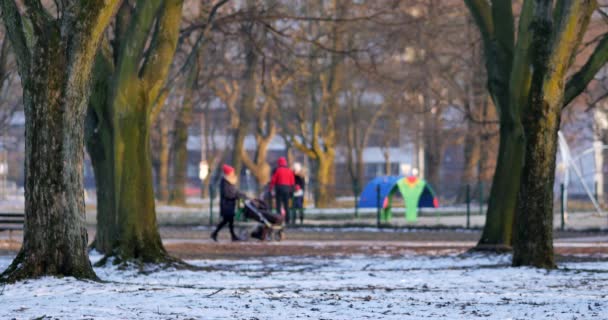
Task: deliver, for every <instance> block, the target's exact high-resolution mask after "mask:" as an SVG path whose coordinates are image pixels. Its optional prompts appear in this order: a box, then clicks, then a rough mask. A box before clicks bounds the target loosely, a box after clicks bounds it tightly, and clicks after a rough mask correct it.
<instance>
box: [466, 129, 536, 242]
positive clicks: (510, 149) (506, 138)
mask: <svg viewBox="0 0 608 320" xmlns="http://www.w3.org/2000/svg"><path fill="white" fill-rule="evenodd" d="M524 148H525V144H524V137H523V130H522V129H521V127H519V126H515V125H512V124H509V123H507V122H506V121H503V122H502V123H501V126H500V143H499V146H498V160H497V162H496V171H495V173H494V179H493V180H492V189H491V190H490V200H489V202H488V210H487V213H486V223H485V225H484V228H483V233H482V235H481V239H480V240H479V243H478V244H477V247H476V249H479V250H498V251H502V250H510V247H511V241H512V234H513V217H514V215H515V209H516V206H517V200H516V199H517V193H518V191H519V182H520V178H521V175H520V174H519V173H520V172H521V168H522V166H523V161H524Z"/></svg>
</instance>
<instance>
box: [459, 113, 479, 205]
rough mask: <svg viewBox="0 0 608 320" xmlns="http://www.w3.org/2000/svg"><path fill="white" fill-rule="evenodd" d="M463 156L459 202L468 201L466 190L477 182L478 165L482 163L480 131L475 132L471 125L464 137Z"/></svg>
mask: <svg viewBox="0 0 608 320" xmlns="http://www.w3.org/2000/svg"><path fill="white" fill-rule="evenodd" d="M462 147H463V150H464V151H463V154H464V170H463V171H462V178H461V179H460V181H461V182H462V186H461V187H460V191H459V192H458V197H457V202H460V203H462V202H465V201H466V188H467V186H469V187H470V185H471V184H472V183H473V181H475V173H476V171H477V167H478V163H479V162H480V149H481V148H480V139H479V138H478V131H477V130H473V128H472V124H471V123H469V126H468V130H467V132H466V134H465V137H464V145H463V146H462Z"/></svg>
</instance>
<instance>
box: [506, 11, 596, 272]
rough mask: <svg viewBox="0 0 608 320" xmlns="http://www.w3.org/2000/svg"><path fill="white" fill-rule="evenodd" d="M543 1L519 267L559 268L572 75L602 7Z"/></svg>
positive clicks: (516, 256) (536, 29) (527, 120)
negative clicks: (561, 143)
mask: <svg viewBox="0 0 608 320" xmlns="http://www.w3.org/2000/svg"><path fill="white" fill-rule="evenodd" d="M560 5H561V7H560V6H558V7H557V8H555V12H553V7H552V3H551V2H550V1H549V2H543V1H537V2H536V3H535V6H534V9H533V19H532V23H531V26H532V29H531V32H532V33H533V36H532V40H531V41H532V42H531V49H532V50H531V53H530V64H531V67H532V68H531V69H532V70H533V74H532V77H531V84H530V91H529V102H528V105H526V106H525V108H524V109H523V112H522V123H523V126H524V131H525V138H526V151H525V164H524V167H523V174H522V180H521V187H520V191H519V198H518V210H517V217H516V221H517V224H516V229H515V230H516V234H515V238H514V246H513V249H514V252H513V265H514V266H521V265H529V266H534V267H539V268H555V259H554V253H553V184H554V180H555V157H556V154H557V131H558V130H559V125H560V116H561V110H562V106H563V105H564V93H565V83H566V79H565V78H566V74H567V72H568V69H569V67H570V65H571V63H572V60H573V57H574V55H575V54H576V50H577V48H578V46H579V44H580V42H581V40H582V38H583V35H584V33H585V30H586V29H587V26H588V24H589V21H590V19H591V14H592V12H593V11H594V10H595V8H596V6H597V3H596V2H595V1H592V0H579V1H563V2H561V3H560Z"/></svg>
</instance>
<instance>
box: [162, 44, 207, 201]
mask: <svg viewBox="0 0 608 320" xmlns="http://www.w3.org/2000/svg"><path fill="white" fill-rule="evenodd" d="M193 59H194V65H192V66H191V69H190V72H189V73H188V78H187V79H186V84H185V86H186V91H185V92H184V103H183V104H182V107H181V109H180V110H179V113H178V115H177V119H176V121H175V129H174V130H175V137H174V139H173V148H172V150H173V183H172V185H173V189H172V190H171V198H170V199H169V200H170V203H171V204H178V205H185V204H186V193H185V191H186V187H187V186H188V129H189V128H190V124H191V123H192V113H193V112H194V94H195V90H196V88H197V86H198V83H197V81H198V72H199V61H198V54H195V57H194V58H193ZM201 147H202V146H201Z"/></svg>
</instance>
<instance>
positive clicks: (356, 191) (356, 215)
mask: <svg viewBox="0 0 608 320" xmlns="http://www.w3.org/2000/svg"><path fill="white" fill-rule="evenodd" d="M354 189H355V219H359V182H358V181H356V182H355V188H354Z"/></svg>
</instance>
